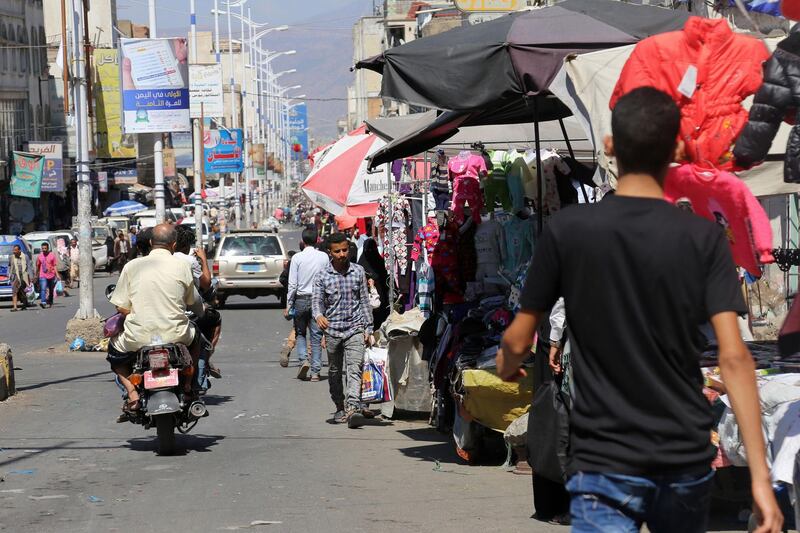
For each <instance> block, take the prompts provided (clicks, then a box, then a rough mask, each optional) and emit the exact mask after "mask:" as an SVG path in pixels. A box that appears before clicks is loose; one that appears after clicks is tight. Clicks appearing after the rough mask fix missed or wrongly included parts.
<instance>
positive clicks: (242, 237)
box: [211, 230, 287, 307]
mask: <svg viewBox="0 0 800 533" xmlns="http://www.w3.org/2000/svg"><path fill="white" fill-rule="evenodd" d="M286 260H287V255H286V248H285V247H284V245H283V241H282V240H281V238H280V237H279V236H278V235H276V234H274V233H269V232H267V231H262V230H234V231H232V232H230V233H226V234H225V235H224V236H223V237H222V239H221V240H220V242H219V245H218V246H217V248H216V250H215V252H214V257H213V263H212V265H211V269H212V272H213V274H214V277H216V278H217V301H218V305H219V306H220V307H222V306H223V305H225V301H226V300H227V299H228V296H232V295H236V294H238V295H242V296H247V297H248V298H250V299H254V298H257V297H258V296H275V297H277V298H278V299H279V301H280V302H281V304H282V305H285V292H284V289H283V286H282V285H281V283H280V276H281V272H283V268H284V264H285V261H286Z"/></svg>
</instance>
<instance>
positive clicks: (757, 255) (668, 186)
mask: <svg viewBox="0 0 800 533" xmlns="http://www.w3.org/2000/svg"><path fill="white" fill-rule="evenodd" d="M664 198H666V199H667V201H669V202H672V203H675V204H677V205H678V206H679V207H681V208H684V209H688V208H689V207H691V210H692V211H693V212H694V213H696V214H698V215H700V216H702V217H703V218H707V219H708V220H711V221H715V222H716V223H717V224H719V225H720V226H722V228H723V229H724V230H725V234H726V235H727V237H728V242H729V243H730V246H731V251H732V252H733V260H734V262H735V263H736V264H737V265H738V266H740V267H742V268H744V269H745V270H747V272H749V273H750V274H751V275H753V276H756V277H760V276H761V267H760V264H766V263H773V262H774V261H775V258H774V257H773V256H772V227H771V226H770V223H769V218H768V217H767V214H766V213H765V212H764V208H763V207H761V204H759V203H758V200H757V199H756V198H755V196H753V193H751V192H750V189H748V188H747V185H745V184H744V182H742V180H740V179H739V178H737V177H736V176H735V175H733V174H731V173H729V172H724V171H720V170H716V169H714V170H711V169H705V168H701V167H699V166H696V165H690V164H687V165H682V166H680V167H677V168H672V169H670V171H669V173H668V174H667V178H666V180H665V181H664Z"/></svg>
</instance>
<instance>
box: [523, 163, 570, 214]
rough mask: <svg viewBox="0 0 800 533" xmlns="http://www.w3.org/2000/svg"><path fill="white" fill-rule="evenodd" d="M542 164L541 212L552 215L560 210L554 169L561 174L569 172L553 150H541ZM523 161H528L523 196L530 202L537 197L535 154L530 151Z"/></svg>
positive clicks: (567, 166)
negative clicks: (542, 199)
mask: <svg viewBox="0 0 800 533" xmlns="http://www.w3.org/2000/svg"><path fill="white" fill-rule="evenodd" d="M540 159H541V162H542V179H543V180H544V202H543V203H542V210H543V212H544V214H545V215H553V214H555V213H556V212H557V211H558V210H559V209H561V198H560V197H559V196H558V181H557V180H556V169H558V170H559V171H560V172H561V173H562V174H569V173H570V172H571V170H570V168H569V165H567V164H566V163H565V162H564V160H563V159H561V156H560V155H558V154H557V153H556V152H555V151H553V150H542V151H541V156H540ZM525 161H528V173H527V174H523V180H525V179H527V181H524V182H523V183H524V186H525V196H526V197H528V198H530V199H531V200H536V198H538V197H539V191H538V186H537V184H538V181H537V177H538V174H537V172H536V153H535V152H533V151H531V152H530V153H526V154H525Z"/></svg>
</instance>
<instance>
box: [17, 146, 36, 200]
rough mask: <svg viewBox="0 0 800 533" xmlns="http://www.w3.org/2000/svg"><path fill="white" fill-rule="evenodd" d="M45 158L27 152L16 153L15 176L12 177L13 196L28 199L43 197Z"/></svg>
mask: <svg viewBox="0 0 800 533" xmlns="http://www.w3.org/2000/svg"><path fill="white" fill-rule="evenodd" d="M42 172H44V156H42V155H38V154H30V153H27V152H14V175H13V176H11V194H12V195H13V196H25V197H27V198H39V197H40V196H41V195H42Z"/></svg>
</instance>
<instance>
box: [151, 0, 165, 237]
mask: <svg viewBox="0 0 800 533" xmlns="http://www.w3.org/2000/svg"><path fill="white" fill-rule="evenodd" d="M148 10H149V15H150V21H149V22H150V38H152V39H155V38H156V37H157V35H158V34H157V30H156V0H148ZM153 135H154V136H155V139H154V140H153V172H154V173H155V201H156V223H157V224H161V223H162V222H164V219H165V218H166V214H167V213H166V211H167V209H166V205H165V204H164V134H163V133H154V134H153Z"/></svg>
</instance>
